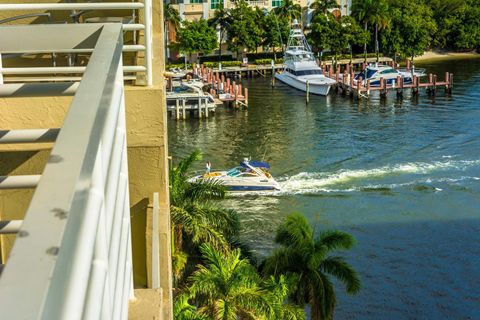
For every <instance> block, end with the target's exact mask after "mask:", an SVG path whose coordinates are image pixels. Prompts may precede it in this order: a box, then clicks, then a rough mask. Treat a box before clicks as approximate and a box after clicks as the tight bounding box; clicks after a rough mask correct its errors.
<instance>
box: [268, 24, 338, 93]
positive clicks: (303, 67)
mask: <svg viewBox="0 0 480 320" xmlns="http://www.w3.org/2000/svg"><path fill="white" fill-rule="evenodd" d="M283 59H284V60H283V64H284V68H283V72H282V73H277V74H275V78H276V79H278V80H280V81H282V82H284V83H286V84H288V85H289V86H291V87H294V88H296V89H299V90H302V91H307V83H308V87H309V92H310V93H313V94H319V95H323V96H326V95H327V94H328V92H329V91H330V87H331V86H332V85H334V84H335V80H333V79H330V78H328V77H326V76H325V75H324V74H323V71H322V69H321V68H320V67H319V66H318V65H317V60H316V59H315V56H314V54H313V52H312V50H311V49H310V46H309V45H308V43H307V39H306V38H305V35H304V34H303V30H302V27H301V25H300V24H299V23H298V21H297V19H295V20H294V21H293V24H292V28H291V29H290V36H289V38H288V46H287V48H286V50H285V54H284V57H283Z"/></svg>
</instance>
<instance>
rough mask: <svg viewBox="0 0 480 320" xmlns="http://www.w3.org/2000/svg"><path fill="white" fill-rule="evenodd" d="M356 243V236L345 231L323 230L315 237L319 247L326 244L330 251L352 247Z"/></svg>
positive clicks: (316, 244)
mask: <svg viewBox="0 0 480 320" xmlns="http://www.w3.org/2000/svg"><path fill="white" fill-rule="evenodd" d="M354 245H355V238H354V237H353V236H352V235H350V234H348V233H346V232H343V231H339V230H328V231H323V232H322V233H320V235H319V236H318V237H317V238H316V239H315V246H316V247H317V248H319V247H321V246H325V247H326V248H327V250H328V251H331V250H337V249H351V248H352V247H353V246H354Z"/></svg>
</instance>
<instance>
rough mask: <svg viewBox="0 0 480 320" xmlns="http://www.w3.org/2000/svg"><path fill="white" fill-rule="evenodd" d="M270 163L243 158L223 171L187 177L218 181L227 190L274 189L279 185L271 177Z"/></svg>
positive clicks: (193, 180)
mask: <svg viewBox="0 0 480 320" xmlns="http://www.w3.org/2000/svg"><path fill="white" fill-rule="evenodd" d="M269 169H270V165H269V164H268V163H266V162H260V161H250V160H248V159H244V160H243V161H242V162H240V166H238V167H235V168H232V169H230V170H225V171H212V172H210V173H205V174H202V175H197V176H195V177H192V178H190V179H189V181H190V182H198V181H202V180H209V181H218V182H219V183H221V184H222V185H224V186H225V187H227V189H228V191H237V192H238V191H243V192H246V191H249V192H250V191H275V190H280V185H279V184H278V182H277V181H275V179H274V178H273V177H272V175H271V174H270V172H269V171H268V170H269Z"/></svg>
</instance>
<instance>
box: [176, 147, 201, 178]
mask: <svg viewBox="0 0 480 320" xmlns="http://www.w3.org/2000/svg"><path fill="white" fill-rule="evenodd" d="M200 160H202V153H201V152H200V151H199V150H195V151H193V152H192V153H191V154H190V155H188V157H186V158H184V159H182V160H181V161H180V162H179V163H178V165H177V167H176V170H177V171H178V172H179V173H180V174H186V173H187V172H188V171H189V170H190V168H191V167H192V164H193V163H195V162H196V161H200Z"/></svg>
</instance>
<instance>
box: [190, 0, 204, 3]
mask: <svg viewBox="0 0 480 320" xmlns="http://www.w3.org/2000/svg"><path fill="white" fill-rule="evenodd" d="M202 2H203V0H190V3H202Z"/></svg>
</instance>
